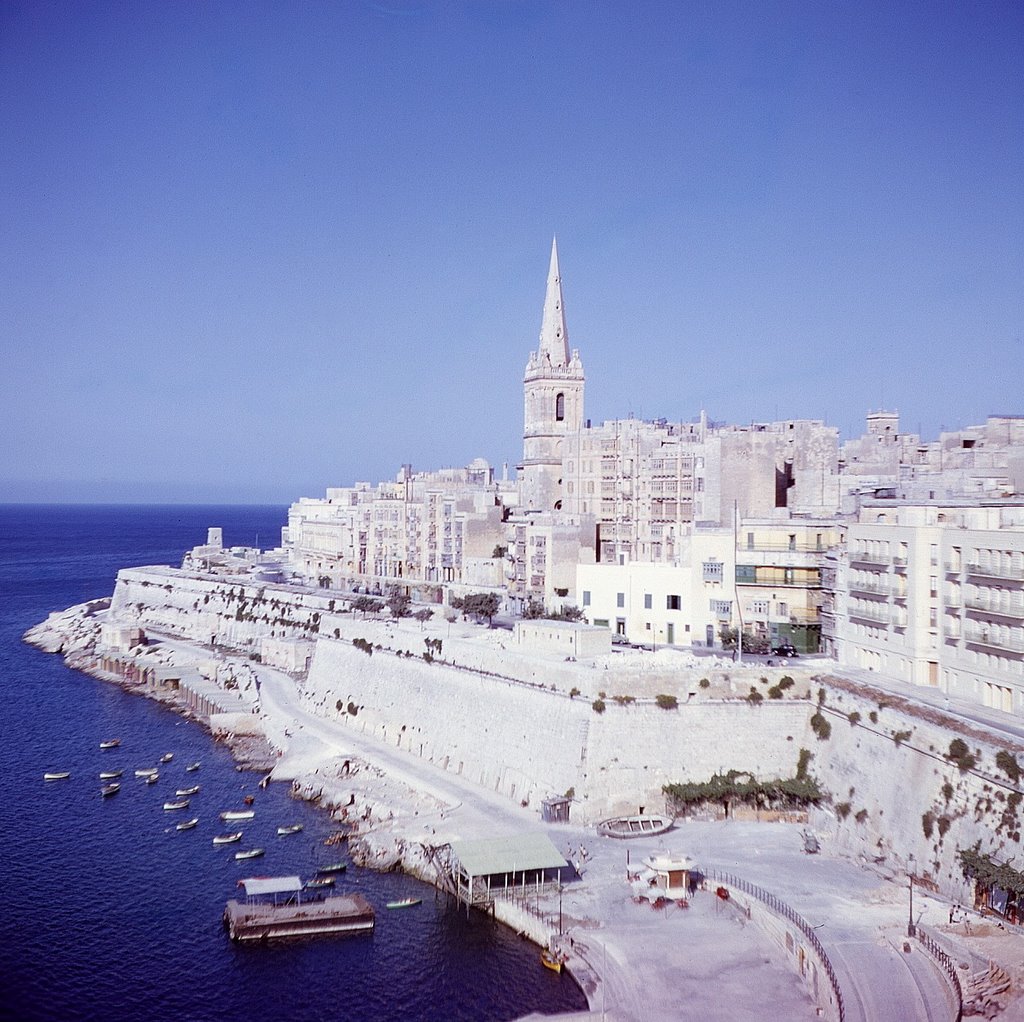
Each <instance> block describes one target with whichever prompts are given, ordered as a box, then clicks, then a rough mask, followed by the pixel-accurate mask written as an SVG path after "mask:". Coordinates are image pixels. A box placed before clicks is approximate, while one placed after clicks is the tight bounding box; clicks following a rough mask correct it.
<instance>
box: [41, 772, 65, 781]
mask: <svg viewBox="0 0 1024 1022" xmlns="http://www.w3.org/2000/svg"><path fill="white" fill-rule="evenodd" d="M70 776H71V771H70V770H51V771H50V772H49V773H46V774H43V780H44V781H66V780H67V779H68V778H69V777H70Z"/></svg>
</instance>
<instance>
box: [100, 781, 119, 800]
mask: <svg viewBox="0 0 1024 1022" xmlns="http://www.w3.org/2000/svg"><path fill="white" fill-rule="evenodd" d="M120 790H121V785H120V784H118V783H117V781H114V783H113V784H104V785H103V787H102V788H100V794H101V795H102V796H103V797H104V798H110V796H111V795H116V794H117V793H118V792H119V791H120Z"/></svg>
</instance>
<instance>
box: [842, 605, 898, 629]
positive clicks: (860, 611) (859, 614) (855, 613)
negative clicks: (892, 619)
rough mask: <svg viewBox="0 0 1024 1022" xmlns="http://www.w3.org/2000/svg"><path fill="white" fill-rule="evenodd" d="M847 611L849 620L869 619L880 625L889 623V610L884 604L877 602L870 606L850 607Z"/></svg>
mask: <svg viewBox="0 0 1024 1022" xmlns="http://www.w3.org/2000/svg"><path fill="white" fill-rule="evenodd" d="M847 613H848V614H849V616H850V618H851V620H857V621H871V622H872V623H874V624H881V625H887V624H888V623H889V610H888V608H887V607H886V605H885V604H877V605H876V606H872V607H850V609H849V610H848V611H847Z"/></svg>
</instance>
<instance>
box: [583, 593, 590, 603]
mask: <svg viewBox="0 0 1024 1022" xmlns="http://www.w3.org/2000/svg"><path fill="white" fill-rule="evenodd" d="M583 606H584V607H589V606H590V590H589V589H584V590H583Z"/></svg>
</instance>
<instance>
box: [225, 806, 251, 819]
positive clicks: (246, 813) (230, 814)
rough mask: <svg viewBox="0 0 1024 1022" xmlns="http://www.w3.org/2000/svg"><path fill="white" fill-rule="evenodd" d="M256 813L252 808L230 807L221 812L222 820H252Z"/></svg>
mask: <svg viewBox="0 0 1024 1022" xmlns="http://www.w3.org/2000/svg"><path fill="white" fill-rule="evenodd" d="M255 815H256V814H255V813H254V812H253V811H252V810H251V809H229V810H228V811H227V812H223V813H221V814H220V818H221V819H222V820H251V819H252V818H253V817H254V816H255Z"/></svg>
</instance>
